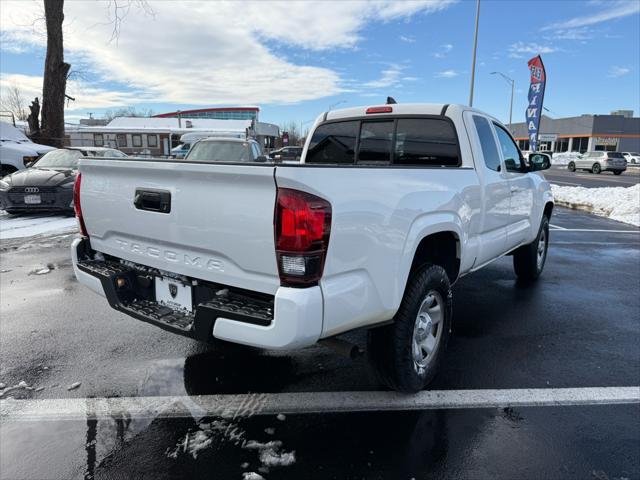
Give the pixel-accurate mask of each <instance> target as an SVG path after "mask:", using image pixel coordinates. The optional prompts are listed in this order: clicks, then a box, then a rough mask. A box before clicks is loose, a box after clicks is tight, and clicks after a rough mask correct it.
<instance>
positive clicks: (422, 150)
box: [305, 117, 460, 167]
mask: <svg viewBox="0 0 640 480" xmlns="http://www.w3.org/2000/svg"><path fill="white" fill-rule="evenodd" d="M305 161H306V163H309V164H314V163H315V164H343V165H345V164H358V165H406V166H425V167H454V166H458V165H460V155H459V149H458V138H457V136H456V132H455V128H454V126H453V124H452V123H451V122H450V121H448V120H446V119H444V118H432V117H429V118H426V117H407V118H395V119H394V118H385V119H384V120H374V121H372V120H368V119H367V120H347V121H342V122H331V123H327V124H324V125H320V126H319V127H318V128H317V129H316V130H315V132H314V133H313V136H312V138H311V141H310V143H309V149H308V151H307V157H306V160H305Z"/></svg>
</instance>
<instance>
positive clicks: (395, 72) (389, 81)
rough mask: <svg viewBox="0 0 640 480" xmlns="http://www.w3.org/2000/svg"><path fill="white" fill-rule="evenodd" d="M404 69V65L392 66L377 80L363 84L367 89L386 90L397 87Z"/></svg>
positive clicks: (383, 71)
mask: <svg viewBox="0 0 640 480" xmlns="http://www.w3.org/2000/svg"><path fill="white" fill-rule="evenodd" d="M403 70H404V67H403V66H402V65H397V64H391V65H389V66H388V67H387V68H385V69H384V70H382V72H381V74H380V78H378V79H377V80H371V81H369V82H365V83H364V84H363V86H364V87H366V88H386V87H391V86H394V85H397V84H398V82H399V81H400V76H401V75H402V71H403Z"/></svg>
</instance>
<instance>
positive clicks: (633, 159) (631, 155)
mask: <svg viewBox="0 0 640 480" xmlns="http://www.w3.org/2000/svg"><path fill="white" fill-rule="evenodd" d="M622 155H623V156H624V158H625V160H626V161H627V164H629V163H633V164H634V165H637V164H639V163H640V153H638V152H622Z"/></svg>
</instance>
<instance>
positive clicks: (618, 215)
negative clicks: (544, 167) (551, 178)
mask: <svg viewBox="0 0 640 480" xmlns="http://www.w3.org/2000/svg"><path fill="white" fill-rule="evenodd" d="M551 192H552V193H553V197H554V199H555V201H556V204H557V205H563V206H566V207H570V208H575V209H578V210H586V211H588V212H591V213H594V214H596V215H601V216H603V217H608V218H610V219H612V220H617V221H619V222H624V223H628V224H631V225H635V226H640V184H637V185H634V186H633V187H601V188H585V187H568V186H559V185H551Z"/></svg>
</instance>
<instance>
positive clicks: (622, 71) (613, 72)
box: [607, 65, 631, 78]
mask: <svg viewBox="0 0 640 480" xmlns="http://www.w3.org/2000/svg"><path fill="white" fill-rule="evenodd" d="M630 72H631V69H630V68H627V67H619V66H617V65H612V66H611V67H609V74H608V75H607V76H608V77H610V78H618V77H623V76H625V75H626V74H628V73H630Z"/></svg>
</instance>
